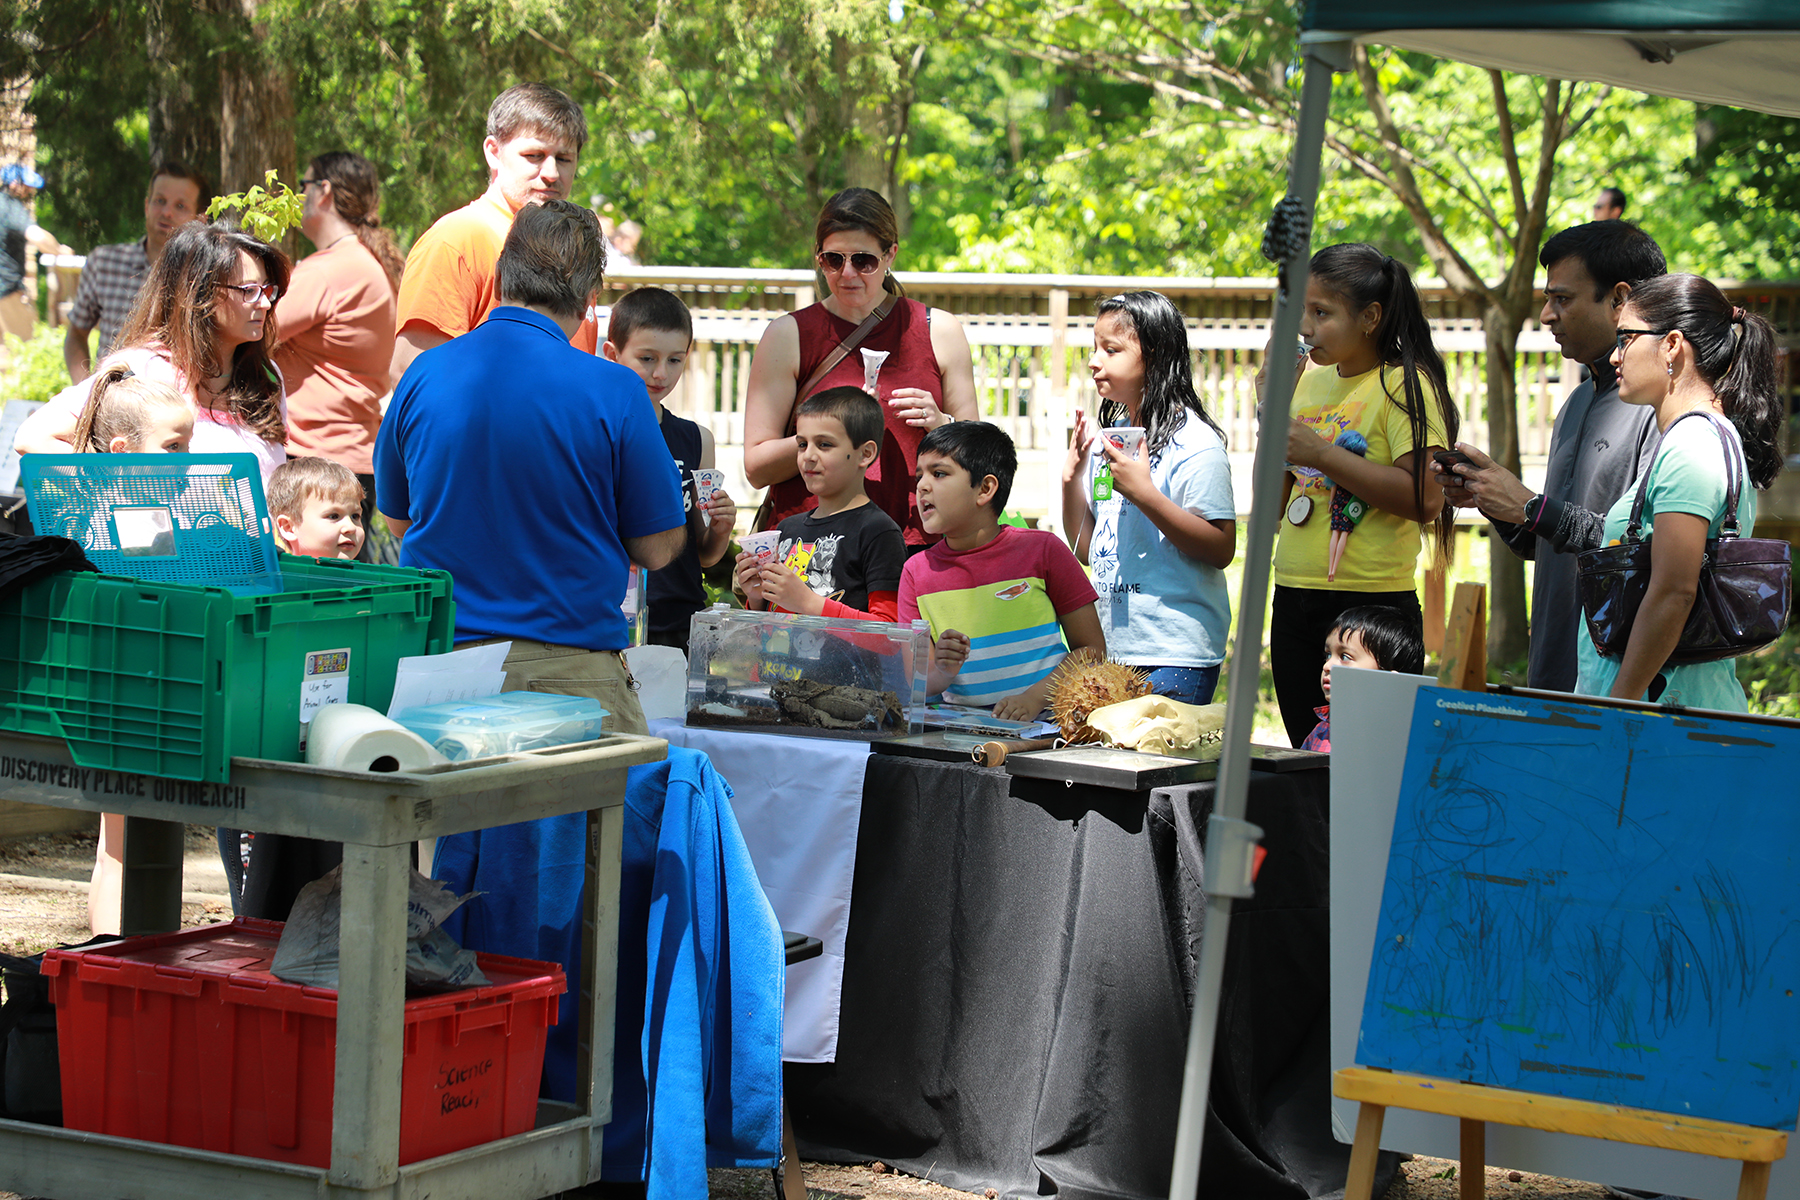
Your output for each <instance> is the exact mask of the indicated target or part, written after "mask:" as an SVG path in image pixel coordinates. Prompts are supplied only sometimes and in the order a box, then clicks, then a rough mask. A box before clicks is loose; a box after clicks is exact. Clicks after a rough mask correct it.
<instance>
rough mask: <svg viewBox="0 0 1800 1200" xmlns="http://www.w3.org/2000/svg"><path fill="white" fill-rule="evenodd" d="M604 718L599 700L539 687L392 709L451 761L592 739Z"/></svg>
mask: <svg viewBox="0 0 1800 1200" xmlns="http://www.w3.org/2000/svg"><path fill="white" fill-rule="evenodd" d="M605 718H606V709H604V708H602V707H601V705H600V702H599V701H598V700H593V699H589V698H588V697H586V696H552V695H547V694H546V693H543V692H501V693H500V694H499V695H498V696H489V697H487V698H486V699H483V700H452V701H449V702H447V703H444V704H427V705H425V706H423V707H421V708H409V709H406V710H405V711H404V712H399V713H395V714H394V720H395V721H397V722H398V723H399V724H401V725H403V726H405V727H406V728H407V729H410V730H412V731H413V732H414V733H416V734H418V735H419V736H420V737H422V738H424V739H425V740H426V741H427V742H430V743H431V746H432V749H434V750H436V751H437V752H438V753H439V754H442V755H443V756H444V757H445V758H447V759H449V760H450V761H451V762H463V761H465V760H467V759H471V758H487V757H490V756H492V755H495V754H517V753H519V752H520V751H522V750H541V749H543V748H544V747H546V746H566V745H568V744H569V743H570V742H586V741H592V740H593V739H594V738H597V737H600V736H602V733H601V729H600V722H601V721H602V720H604V719H605Z"/></svg>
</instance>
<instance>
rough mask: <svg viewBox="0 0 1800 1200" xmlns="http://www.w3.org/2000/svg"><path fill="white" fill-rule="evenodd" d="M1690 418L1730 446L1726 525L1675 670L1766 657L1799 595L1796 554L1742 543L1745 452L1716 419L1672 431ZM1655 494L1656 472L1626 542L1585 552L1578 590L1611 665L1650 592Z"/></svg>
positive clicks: (1704, 574)
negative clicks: (1651, 497) (1649, 532)
mask: <svg viewBox="0 0 1800 1200" xmlns="http://www.w3.org/2000/svg"><path fill="white" fill-rule="evenodd" d="M1688 417H1706V418H1707V420H1708V422H1709V423H1710V424H1711V425H1712V429H1713V432H1714V433H1716V434H1718V435H1719V443H1720V445H1721V446H1723V447H1724V450H1725V476H1726V482H1725V519H1724V521H1723V522H1721V523H1720V526H1719V536H1718V537H1716V538H1709V539H1707V542H1706V556H1705V558H1703V559H1702V560H1701V563H1700V585H1699V591H1698V594H1697V595H1696V596H1695V597H1694V607H1693V608H1692V609H1691V610H1689V612H1688V619H1687V624H1686V625H1685V626H1684V627H1683V628H1682V631H1681V641H1680V642H1678V643H1677V644H1676V646H1675V649H1674V651H1673V652H1671V653H1670V655H1669V659H1668V663H1667V664H1666V665H1668V666H1674V667H1679V666H1685V665H1688V664H1690V663H1703V662H1716V661H1718V660H1719V659H1722V658H1736V657H1737V656H1738V655H1740V654H1748V653H1749V652H1750V651H1752V650H1760V649H1761V648H1762V647H1764V646H1766V645H1768V644H1769V643H1770V642H1772V641H1774V640H1775V639H1776V638H1778V637H1780V636H1781V633H1782V631H1783V630H1784V629H1786V628H1787V623H1788V606H1789V603H1790V599H1791V597H1792V594H1793V590H1792V589H1793V570H1792V561H1791V559H1792V549H1791V547H1789V545H1788V544H1787V543H1786V542H1783V541H1777V540H1775V539H1773V538H1747V537H1739V536H1738V519H1737V513H1738V499H1739V496H1740V495H1741V490H1742V486H1743V485H1742V480H1743V477H1744V455H1743V450H1742V449H1741V448H1740V447H1739V446H1738V444H1737V442H1736V441H1734V440H1733V439H1732V438H1731V437H1729V436H1727V434H1726V433H1725V430H1724V429H1722V428H1720V426H1719V420H1718V418H1716V417H1713V416H1712V415H1711V414H1709V413H1685V414H1683V415H1682V416H1680V417H1677V418H1676V419H1675V422H1674V423H1672V424H1671V425H1670V426H1669V428H1670V429H1673V428H1674V427H1675V425H1676V424H1679V423H1680V422H1682V421H1685V420H1686V419H1687V418H1688ZM1664 436H1665V437H1666V436H1667V434H1666V433H1665V435H1664ZM1649 490H1650V472H1649V471H1648V470H1646V471H1645V472H1644V475H1643V478H1641V479H1639V480H1638V489H1637V497H1636V499H1635V500H1633V501H1632V505H1631V522H1630V524H1628V525H1627V526H1626V527H1625V536H1624V538H1623V539H1622V540H1621V541H1620V542H1619V543H1618V544H1617V545H1615V546H1602V547H1600V548H1599V549H1597V550H1585V551H1583V552H1582V553H1581V554H1580V555H1579V557H1578V563H1579V566H1578V568H1577V572H1578V573H1577V575H1576V583H1575V587H1576V591H1577V593H1578V594H1579V595H1580V597H1581V608H1582V612H1583V614H1584V615H1585V616H1586V618H1587V627H1588V634H1589V636H1591V637H1592V638H1593V639H1594V645H1595V647H1597V648H1598V649H1599V651H1600V653H1601V654H1603V655H1605V656H1606V657H1608V658H1622V657H1624V654H1625V646H1626V644H1627V643H1628V642H1630V640H1631V626H1632V624H1633V622H1635V621H1636V620H1637V613H1638V608H1639V607H1640V606H1641V605H1642V604H1643V602H1644V596H1645V594H1646V593H1647V592H1648V591H1649V588H1650V540H1649V539H1648V538H1645V537H1644V536H1643V527H1644V498H1645V496H1646V495H1647V494H1648V492H1649Z"/></svg>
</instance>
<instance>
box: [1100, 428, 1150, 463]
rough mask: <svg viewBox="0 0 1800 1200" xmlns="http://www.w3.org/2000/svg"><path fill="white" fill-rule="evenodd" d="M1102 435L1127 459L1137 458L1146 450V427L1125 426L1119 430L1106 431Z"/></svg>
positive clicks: (1102, 431)
mask: <svg viewBox="0 0 1800 1200" xmlns="http://www.w3.org/2000/svg"><path fill="white" fill-rule="evenodd" d="M1101 434H1102V435H1103V436H1104V437H1105V438H1106V440H1107V441H1108V442H1111V443H1112V447H1113V449H1115V450H1117V451H1118V452H1119V453H1121V454H1123V455H1124V456H1125V457H1126V458H1137V457H1138V452H1139V451H1140V450H1142V449H1143V448H1144V427H1143V426H1141V425H1123V426H1120V427H1119V428H1117V429H1104V430H1101Z"/></svg>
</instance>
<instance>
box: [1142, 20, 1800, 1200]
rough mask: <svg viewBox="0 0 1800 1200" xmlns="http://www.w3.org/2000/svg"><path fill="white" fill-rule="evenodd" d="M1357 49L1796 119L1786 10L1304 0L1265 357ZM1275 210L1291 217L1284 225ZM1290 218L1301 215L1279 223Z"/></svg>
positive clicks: (1193, 1097)
mask: <svg viewBox="0 0 1800 1200" xmlns="http://www.w3.org/2000/svg"><path fill="white" fill-rule="evenodd" d="M1358 43H1372V44H1378V45H1384V46H1395V47H1399V48H1401V49H1405V50H1416V51H1421V52H1424V53H1427V54H1432V55H1436V56H1438V57H1441V58H1448V59H1455V60H1457V61H1459V62H1466V63H1471V64H1473V65H1475V66H1481V67H1493V68H1498V69H1500V70H1504V71H1513V72H1518V73H1523V74H1532V75H1543V76H1548V77H1552V78H1557V79H1569V80H1585V81H1592V82H1598V83H1610V84H1614V85H1616V86H1619V87H1625V88H1630V89H1632V90H1635V91H1640V92H1650V93H1655V94H1658V95H1665V96H1674V97H1677V98H1680V99H1685V100H1694V101H1697V102H1700V103H1704V104H1724V105H1731V106H1734V107H1738V108H1749V109H1755V110H1758V111H1761V112H1768V113H1776V114H1780V115H1784V116H1794V117H1800V2H1796V0H1463V2H1462V3H1460V4H1457V5H1450V4H1446V3H1445V0H1306V7H1305V11H1304V14H1303V15H1302V18H1301V31H1300V45H1301V50H1302V52H1303V54H1304V56H1305V76H1304V83H1303V87H1302V90H1301V97H1300V113H1299V121H1298V128H1297V131H1296V134H1295V145H1294V157H1293V161H1292V163H1291V164H1290V168H1289V173H1288V197H1287V199H1286V200H1284V201H1283V202H1282V205H1281V207H1280V208H1278V210H1277V214H1276V219H1275V220H1274V221H1272V222H1271V237H1270V238H1269V239H1268V241H1269V243H1270V244H1272V245H1274V246H1275V247H1277V248H1279V250H1280V265H1281V278H1282V287H1281V289H1280V290H1279V291H1278V293H1277V295H1276V299H1275V312H1274V321H1273V324H1272V331H1271V344H1272V345H1275V346H1292V345H1294V344H1295V342H1296V340H1297V339H1298V337H1299V333H1300V304H1299V301H1300V300H1301V299H1303V298H1304V296H1305V293H1306V274H1307V262H1308V259H1309V258H1310V257H1311V246H1310V242H1309V236H1308V234H1309V231H1310V225H1311V218H1312V213H1313V209H1314V201H1315V200H1316V198H1317V195H1318V188H1319V155H1320V151H1321V148H1322V147H1323V145H1324V137H1325V119H1326V113H1327V109H1328V107H1329V102H1330V98H1331V81H1332V76H1333V75H1334V74H1335V73H1336V72H1338V71H1343V70H1347V69H1348V68H1349V65H1350V50H1351V47H1352V46H1353V45H1355V44H1358ZM1282 209H1287V210H1290V211H1289V213H1286V214H1284V213H1283V211H1282ZM1293 216H1298V217H1299V218H1300V219H1299V220H1292V219H1288V218H1290V217H1293ZM1284 233H1285V235H1286V236H1283V234H1284ZM1266 249H1267V248H1266V247H1265V252H1266ZM1295 367H1296V363H1295V362H1294V358H1293V356H1292V355H1289V354H1276V355H1271V361H1270V363H1269V377H1268V395H1269V397H1270V399H1269V401H1268V403H1267V404H1266V405H1265V406H1264V412H1263V414H1262V422H1263V428H1265V429H1275V430H1280V429H1285V428H1286V427H1287V423H1288V413H1289V401H1290V399H1291V397H1292V393H1293V388H1294V373H1295ZM1285 448H1286V440H1285V439H1284V438H1280V437H1265V438H1259V439H1258V441H1257V447H1256V466H1255V471H1254V476H1253V485H1252V503H1251V507H1250V528H1249V531H1248V538H1247V543H1248V544H1247V545H1246V547H1245V551H1246V553H1245V562H1244V582H1243V591H1242V593H1241V594H1240V595H1239V597H1238V608H1237V613H1238V628H1237V634H1236V638H1235V640H1234V642H1233V644H1232V657H1231V661H1232V662H1233V663H1234V664H1239V663H1255V662H1258V661H1259V660H1260V655H1261V652H1262V638H1263V612H1264V610H1265V608H1266V607H1267V604H1268V598H1269V584H1270V568H1271V557H1272V553H1273V549H1274V543H1275V530H1276V527H1277V525H1278V523H1279V521H1280V519H1281V500H1282V496H1281V489H1282V476H1283V472H1284V470H1285V464H1284V463H1283V461H1282V459H1283V451H1284V450H1285ZM1258 674H1259V672H1257V671H1255V670H1233V671H1232V672H1231V674H1230V680H1229V684H1228V693H1227V710H1226V711H1227V717H1226V727H1225V739H1224V749H1223V753H1222V754H1221V756H1220V763H1219V787H1218V796H1217V800H1216V802H1215V808H1214V812H1213V816H1212V820H1211V823H1210V826H1209V831H1208V836H1207V840H1206V846H1207V875H1208V878H1207V891H1208V900H1207V911H1206V923H1205V926H1204V933H1203V937H1202V943H1201V949H1200V961H1199V965H1198V970H1197V972H1196V976H1195V996H1194V1010H1193V1026H1192V1029H1191V1032H1190V1034H1189V1038H1188V1056H1187V1064H1186V1071H1185V1075H1184V1080H1183V1090H1182V1098H1181V1114H1180V1121H1179V1125H1178V1128H1177V1131H1176V1140H1175V1159H1174V1167H1173V1171H1172V1173H1171V1177H1170V1187H1169V1195H1170V1197H1171V1200H1192V1197H1193V1196H1194V1190H1195V1186H1196V1184H1197V1181H1198V1179H1199V1174H1200V1151H1201V1141H1202V1132H1203V1130H1204V1128H1205V1116H1206V1102H1207V1092H1208V1088H1209V1084H1210V1077H1211V1071H1212V1059H1213V1047H1214V1027H1215V1024H1216V1020H1217V1015H1218V1007H1219V1004H1218V1001H1219V990H1220V987H1221V985H1222V983H1223V979H1224V967H1225V950H1226V938H1227V934H1228V931H1229V929H1230V917H1231V907H1232V898H1233V897H1234V896H1247V895H1250V894H1251V885H1250V877H1249V870H1248V861H1249V855H1248V853H1247V852H1245V853H1242V854H1240V853H1237V852H1236V850H1237V849H1238V848H1240V847H1246V848H1247V847H1249V846H1251V845H1253V843H1254V842H1255V841H1257V840H1260V837H1261V831H1260V830H1258V829H1256V828H1255V827H1254V826H1250V825H1247V824H1246V823H1245V822H1244V821H1243V819H1242V818H1243V814H1244V807H1245V797H1246V795H1247V793H1248V789H1249V770H1250V735H1251V727H1252V722H1253V720H1254V718H1255V710H1256V689H1257V682H1258ZM1215 847H1217V848H1218V851H1219V853H1218V855H1217V858H1218V862H1217V864H1216V865H1217V868H1218V869H1217V871H1216V873H1215Z"/></svg>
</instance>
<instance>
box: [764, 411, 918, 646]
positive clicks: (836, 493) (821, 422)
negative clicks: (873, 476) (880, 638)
mask: <svg viewBox="0 0 1800 1200" xmlns="http://www.w3.org/2000/svg"><path fill="white" fill-rule="evenodd" d="M794 428H795V435H796V438H797V440H798V442H799V452H798V453H799V462H800V477H801V479H803V480H804V481H805V482H806V490H807V491H809V492H811V493H812V494H813V495H815V496H817V497H818V498H819V506H818V507H817V508H815V509H813V510H812V511H810V512H803V513H796V514H794V515H793V516H791V517H789V518H788V519H787V520H785V521H783V522H782V523H781V524H780V525H778V526H776V528H777V529H778V530H779V531H780V533H781V541H780V544H779V546H778V548H777V549H776V552H775V557H774V558H773V559H771V560H770V561H769V562H767V563H764V564H763V565H762V566H760V567H759V566H758V565H757V560H756V556H755V555H754V554H751V553H749V552H745V553H743V554H740V555H738V560H737V578H738V586H739V587H740V588H742V589H743V591H744V595H745V596H746V597H747V599H748V603H749V606H750V607H751V608H753V609H770V608H772V609H774V610H775V611H777V612H792V613H806V614H810V615H812V616H825V617H858V618H862V619H864V620H871V619H872V620H877V621H892V620H893V619H894V613H895V608H896V596H897V593H898V591H899V588H900V569H901V568H902V567H903V566H905V565H906V543H905V540H904V538H903V537H902V536H901V533H900V527H899V526H898V525H896V524H894V521H893V518H891V517H889V516H888V515H887V514H886V513H884V512H882V511H881V509H879V508H877V507H876V506H875V505H873V504H871V503H870V502H869V497H868V495H867V494H866V493H865V492H864V490H863V473H864V472H865V471H867V470H868V469H869V464H870V463H873V462H874V461H875V460H876V459H877V458H878V457H880V455H881V439H882V436H883V421H882V414H881V405H880V404H879V403H878V402H877V401H876V400H875V398H874V397H873V396H871V395H869V393H867V392H865V391H863V390H862V389H861V388H854V387H835V388H827V389H826V390H825V391H822V392H820V393H818V394H817V395H815V396H810V397H808V398H807V400H806V402H805V403H804V404H802V405H801V406H800V411H799V413H798V414H797V415H796V417H795V421H794Z"/></svg>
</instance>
